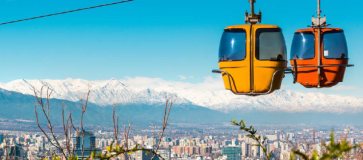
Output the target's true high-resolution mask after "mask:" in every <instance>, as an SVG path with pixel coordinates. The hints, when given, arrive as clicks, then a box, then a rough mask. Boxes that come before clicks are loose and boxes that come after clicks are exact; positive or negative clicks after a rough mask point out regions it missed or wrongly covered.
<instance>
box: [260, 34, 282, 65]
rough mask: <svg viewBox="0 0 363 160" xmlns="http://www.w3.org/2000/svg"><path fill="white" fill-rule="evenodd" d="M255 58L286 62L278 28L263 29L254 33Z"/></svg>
mask: <svg viewBox="0 0 363 160" xmlns="http://www.w3.org/2000/svg"><path fill="white" fill-rule="evenodd" d="M256 58H257V59H258V60H271V61H284V60H286V45H285V39H284V35H283V34H282V32H281V29H280V28H263V29H258V30H257V32H256Z"/></svg>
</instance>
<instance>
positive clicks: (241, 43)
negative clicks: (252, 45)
mask: <svg viewBox="0 0 363 160" xmlns="http://www.w3.org/2000/svg"><path fill="white" fill-rule="evenodd" d="M245 57H246V32H245V31H244V30H242V29H238V30H226V31H225V32H224V33H223V35H222V39H221V43H220V48H219V61H238V60H244V59H245Z"/></svg>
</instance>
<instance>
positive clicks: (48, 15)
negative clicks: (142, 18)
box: [0, 0, 134, 25]
mask: <svg viewBox="0 0 363 160" xmlns="http://www.w3.org/2000/svg"><path fill="white" fill-rule="evenodd" d="M131 1H134V0H123V1H118V2H113V3H107V4H101V5H97V6H91V7H86V8H80V9H74V10H69V11H64V12H58V13H52V14H46V15H42V16H37V17H31V18H25V19H19V20H15V21H9V22H4V23H0V25H5V24H11V23H17V22H23V21H29V20H33V19H39V18H45V17H50V16H56V15H61V14H66V13H72V12H78V11H83V10H88V9H95V8H99V7H105V6H111V5H116V4H121V3H126V2H131Z"/></svg>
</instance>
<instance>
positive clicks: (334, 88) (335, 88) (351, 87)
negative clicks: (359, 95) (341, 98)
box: [330, 85, 362, 91]
mask: <svg viewBox="0 0 363 160" xmlns="http://www.w3.org/2000/svg"><path fill="white" fill-rule="evenodd" d="M330 89H331V90H334V91H346V90H352V91H353V90H354V91H356V90H362V88H360V87H358V86H346V85H338V86H334V87H332V88H330Z"/></svg>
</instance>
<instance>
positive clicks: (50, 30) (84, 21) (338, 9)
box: [0, 0, 363, 96]
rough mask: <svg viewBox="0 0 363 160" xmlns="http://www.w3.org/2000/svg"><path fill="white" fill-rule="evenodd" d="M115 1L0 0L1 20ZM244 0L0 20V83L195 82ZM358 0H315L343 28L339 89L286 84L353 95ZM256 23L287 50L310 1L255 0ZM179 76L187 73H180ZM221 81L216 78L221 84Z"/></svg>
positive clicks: (207, 72) (175, 0) (362, 47)
mask: <svg viewBox="0 0 363 160" xmlns="http://www.w3.org/2000/svg"><path fill="white" fill-rule="evenodd" d="M115 1H117V0H77V1H74V0H31V1H30V0H5V1H0V15H2V16H1V17H0V21H1V22H6V21H11V20H16V19H22V18H27V17H32V16H38V15H43V14H49V13H54V12H60V11H65V10H70V9H76V8H82V7H88V6H92V5H98V4H102V3H109V2H115ZM247 2H248V0H136V1H134V2H129V3H124V4H119V5H115V6H109V7H104V8H98V9H93V10H88V11H82V12H76V13H70V14H66V15H60V16H54V17H48V18H43V19H38V20H32V21H27V22H21V23H16V24H9V25H4V26H0V34H1V38H0V44H2V45H1V52H0V68H1V69H0V82H3V83H5V82H9V81H12V80H15V79H21V78H24V79H65V78H82V79H87V80H101V79H102V80H104V79H111V78H116V79H121V78H124V77H126V76H129V77H136V76H141V77H152V78H163V79H166V80H170V81H181V80H182V81H188V82H194V83H195V82H200V81H203V79H204V77H208V76H217V75H213V74H212V73H211V70H212V69H216V68H218V63H217V62H218V58H217V56H218V48H219V40H220V36H221V34H222V32H223V28H224V27H226V26H228V25H235V24H243V23H244V12H245V11H246V10H249V4H248V3H247ZM361 6H363V1H361V0H351V1H349V3H347V2H345V1H342V0H322V10H323V14H326V15H327V20H328V23H330V24H332V27H340V28H343V29H344V30H345V33H346V37H347V41H348V48H349V54H350V55H349V56H350V63H352V64H355V67H354V68H349V69H348V70H347V72H346V77H345V80H344V82H343V83H341V84H340V85H341V86H340V87H339V88H335V89H324V90H316V89H313V90H311V89H309V90H308V89H304V88H303V87H301V86H300V85H298V84H296V85H293V84H292V79H291V76H290V75H287V76H286V77H287V78H285V79H284V83H283V84H284V87H285V88H286V89H293V90H300V91H309V92H310V91H312V92H317V91H319V92H325V93H333V94H344V95H355V96H359V95H360V94H361V93H362V88H363V84H362V83H361V81H362V78H363V76H362V73H361V72H362V71H363V67H362V65H361V64H360V63H359V62H361V61H363V54H362V51H363V42H362V41H361V38H362V37H363V32H362V31H359V29H363V19H362V18H361V17H363V12H361ZM256 8H257V11H258V10H259V9H261V11H262V13H263V17H262V23H263V24H274V25H279V26H280V27H281V28H282V29H283V32H284V35H285V39H286V42H287V48H288V51H289V50H290V45H291V41H292V36H293V33H294V31H295V30H296V29H300V28H305V27H306V26H307V25H309V24H311V16H312V15H313V14H314V13H315V11H316V0H299V1H297V0H294V1H291V0H277V1H271V0H257V3H256ZM180 75H182V76H184V77H186V79H184V78H183V79H180ZM221 85H222V84H221Z"/></svg>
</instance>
